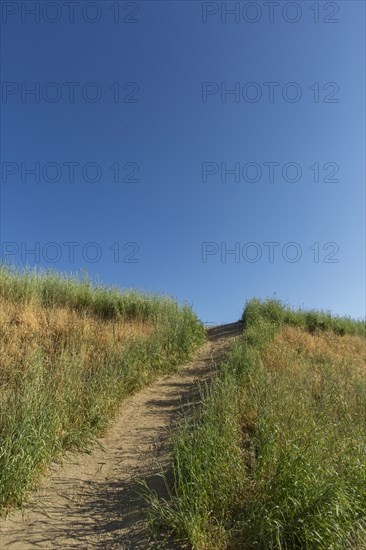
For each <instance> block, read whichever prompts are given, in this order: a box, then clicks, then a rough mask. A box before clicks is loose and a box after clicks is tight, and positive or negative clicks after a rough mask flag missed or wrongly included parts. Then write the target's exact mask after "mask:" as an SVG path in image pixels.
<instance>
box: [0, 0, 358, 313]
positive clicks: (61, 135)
mask: <svg viewBox="0 0 366 550" xmlns="http://www.w3.org/2000/svg"><path fill="white" fill-rule="evenodd" d="M36 4H37V2H31V1H28V2H20V1H19V2H2V8H3V13H2V81H3V89H2V104H1V107H2V147H1V153H2V180H1V198H2V201H1V202H2V216H1V241H2V244H3V250H2V256H3V258H4V256H5V255H6V253H8V258H10V259H11V261H13V262H14V263H15V264H16V265H24V264H25V263H27V264H29V265H35V264H37V265H39V266H47V265H49V266H51V267H54V268H56V269H58V270H62V271H78V270H80V269H87V270H88V271H89V273H90V274H91V275H93V276H98V277H99V278H100V280H102V281H103V282H105V283H107V284H113V285H119V286H120V287H122V288H125V287H136V288H139V289H144V290H147V291H154V292H155V291H158V292H163V293H166V294H169V295H172V296H174V297H176V298H178V299H179V300H186V301H188V302H189V303H191V304H192V305H193V307H194V309H195V310H196V311H197V313H198V315H199V316H200V318H201V319H203V320H204V321H205V322H216V323H221V322H230V321H234V320H236V319H238V318H239V316H240V315H241V312H242V310H243V306H244V303H245V301H246V300H247V299H249V298H251V297H252V296H257V297H267V296H273V294H274V293H275V294H276V296H277V297H279V298H281V299H283V300H285V301H286V302H288V303H290V304H291V305H293V306H305V307H309V308H314V307H315V308H324V309H330V310H332V311H333V312H335V313H338V314H350V315H352V316H355V317H360V316H364V314H365V290H364V279H365V190H364V177H365V106H364V99H363V98H364V93H365V4H364V2H363V1H349V0H347V1H338V2H313V1H311V2H308V1H303V0H302V1H301V2H290V3H287V2H275V4H276V5H274V6H269V5H268V3H266V2H261V1H258V2H237V3H236V4H237V6H238V8H235V2H226V4H225V3H224V2H206V3H205V2H203V3H202V2H199V1H187V0H185V1H155V0H149V1H141V2H119V9H120V12H119V14H118V13H117V11H116V10H117V7H116V6H117V4H118V2H112V1H109V0H103V1H99V2H86V1H84V0H80V3H74V6H72V5H71V4H72V2H71V3H69V4H68V5H66V4H67V3H66V4H65V3H64V2H61V1H59V2H57V1H53V2H38V7H37V6H36ZM45 6H46V7H45ZM225 6H226V10H230V9H232V8H235V9H236V10H237V11H236V12H235V13H226V12H225ZM111 7H112V8H113V9H111ZM32 9H33V10H34V9H35V10H36V12H35V13H34V14H32V13H31V10H32ZM37 9H39V13H37ZM238 9H239V11H238ZM72 10H73V15H72ZM272 10H273V11H272ZM72 17H73V20H72ZM36 19H37V20H36ZM114 19H116V21H115V20H114ZM93 20H94V22H92V21H93ZM52 21H53V22H52ZM65 83H69V84H65ZM70 83H74V84H70ZM90 83H92V84H90ZM116 83H118V84H116ZM270 83H272V84H270ZM289 83H290V84H289ZM291 83H292V84H291ZM31 88H33V89H34V90H35V93H34V94H31V93H27V90H28V91H29V90H30V89H31ZM225 90H226V91H230V90H234V91H235V93H231V94H230V93H227V94H225ZM72 92H73V94H74V96H72ZM118 92H119V97H117V96H118ZM94 99H95V101H94ZM36 163H38V165H37V164H36ZM49 163H51V164H49ZM70 163H78V164H74V165H73V166H72V165H70ZM88 163H92V164H88ZM130 163H131V164H130ZM268 163H276V164H268ZM289 163H290V164H289ZM111 166H113V169H111V168H110V167H111ZM117 166H119V172H120V173H119V179H120V181H119V182H114V178H117V176H118V174H117ZM32 167H33V168H36V176H35V175H34V174H33V175H32V174H31V173H29V172H27V170H28V169H30V168H32ZM225 168H226V169H227V170H232V169H235V170H236V173H234V174H233V173H231V174H230V173H227V174H225ZM72 170H74V178H72V174H71V172H72ZM37 172H38V173H37ZM36 178H38V179H39V181H35V179H36ZM93 179H96V180H99V181H91V180H93ZM123 179H125V180H126V179H127V181H122V180H123ZM52 180H55V181H52ZM332 180H333V181H332ZM334 180H335V181H334ZM70 242H73V243H79V244H75V245H70V244H69V245H65V244H64V243H70ZM270 242H272V243H278V244H276V245H272V252H273V256H272V258H271V257H270V251H271V246H270V245H268V244H264V243H270ZM36 243H38V244H36ZM52 243H56V244H52ZM90 243H96V245H91V244H90ZM114 243H119V247H120V251H119V252H120V254H119V257H116V256H117V252H116V245H114ZM127 243H136V244H135V245H130V244H127ZM207 243H210V244H207ZM236 243H237V244H236ZM250 243H254V244H250ZM289 243H296V245H293V244H289ZM315 243H318V244H315ZM329 243H335V244H329ZM124 246H125V247H126V249H125V250H124V249H123V247H124ZM37 247H39V251H40V254H39V257H36V255H34V254H33V255H32V254H27V253H26V250H28V249H37ZM72 247H74V249H73V250H74V254H72ZM110 247H114V251H113V250H111V249H110ZM229 250H235V253H234V254H227V252H228V251H229ZM96 255H97V257H96V261H95V262H92V261H91V260H92V259H93V258H94V257H95V256H96ZM300 256H301V257H300ZM255 259H257V261H254V260H255ZM291 259H293V260H296V259H297V260H298V261H290V260H291ZM50 260H55V261H50ZM131 260H137V261H136V262H131ZM271 260H272V261H271ZM334 260H336V261H334Z"/></svg>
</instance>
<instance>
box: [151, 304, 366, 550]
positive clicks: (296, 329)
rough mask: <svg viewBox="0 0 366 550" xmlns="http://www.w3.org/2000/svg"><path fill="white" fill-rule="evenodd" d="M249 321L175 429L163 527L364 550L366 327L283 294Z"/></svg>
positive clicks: (232, 538) (274, 545)
mask: <svg viewBox="0 0 366 550" xmlns="http://www.w3.org/2000/svg"><path fill="white" fill-rule="evenodd" d="M243 321H244V327H245V330H244V334H243V336H242V337H241V338H240V339H239V340H238V341H237V343H236V344H235V345H234V347H233V349H232V351H231V353H230V356H229V358H228V360H227V361H226V362H225V363H224V364H223V365H222V368H221V373H220V375H219V376H218V378H217V379H216V380H215V381H214V383H213V384H212V386H211V387H210V388H206V389H204V390H202V406H201V407H200V408H199V410H197V411H196V415H195V418H194V419H193V421H192V419H190V418H188V417H187V418H186V420H185V422H183V424H182V426H181V428H180V430H179V431H178V433H176V434H175V435H174V436H173V464H172V470H173V479H174V482H173V485H172V486H171V489H170V490H171V498H170V500H169V501H164V500H161V499H158V498H157V497H156V496H154V495H153V494H150V495H148V497H147V498H148V499H149V500H150V504H151V506H150V516H151V522H152V524H153V526H154V527H155V528H156V529H161V528H163V529H164V530H165V531H167V532H168V533H169V535H170V536H172V537H173V538H174V539H175V540H176V541H178V540H179V541H181V542H183V543H186V544H188V545H189V547H193V548H194V549H197V550H198V549H200V550H202V549H207V550H208V549H213V548H215V549H216V550H219V549H226V548H230V549H254V548H259V549H263V550H268V549H294V548H296V549H297V548H298V549H321V550H328V549H330V548H332V549H333V550H335V549H339V550H345V549H349V550H351V549H352V550H355V549H365V548H366V365H365V359H366V343H365V337H364V336H365V324H364V323H362V322H357V321H352V320H351V319H349V318H336V317H332V316H331V315H329V314H327V313H323V312H319V313H317V312H314V311H312V312H306V311H292V310H290V309H288V308H286V307H284V306H283V305H282V304H281V303H280V302H277V301H274V300H267V301H265V302H260V301H258V300H252V301H251V302H249V303H248V304H247V305H246V308H245V311H244V314H243Z"/></svg>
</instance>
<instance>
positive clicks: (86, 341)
mask: <svg viewBox="0 0 366 550" xmlns="http://www.w3.org/2000/svg"><path fill="white" fill-rule="evenodd" d="M155 328H156V327H154V326H153V325H152V324H151V323H146V322H138V321H120V322H118V321H116V320H103V319H100V318H98V317H96V316H93V315H92V314H85V313H84V314H83V315H81V314H80V313H77V312H75V311H73V310H71V309H66V308H62V307H56V308H54V309H50V308H45V307H42V306H40V305H39V304H32V303H28V304H16V303H14V302H11V301H8V300H4V302H3V303H2V308H1V317H0V336H1V344H0V362H1V365H2V368H1V371H0V373H1V378H0V382H1V379H4V375H5V377H6V371H7V374H8V375H9V374H10V373H11V372H12V373H14V370H16V371H17V372H18V373H19V371H20V370H21V371H22V370H23V369H26V368H27V366H28V365H29V364H31V362H32V358H33V357H34V356H35V355H36V354H37V353H39V350H40V348H41V349H42V352H43V356H44V362H46V363H48V364H50V365H51V364H52V363H53V362H54V360H55V358H56V357H59V356H60V355H61V354H62V352H63V350H65V348H68V349H70V348H75V351H77V353H78V354H80V355H81V356H82V357H83V358H84V361H85V363H88V362H89V361H90V360H91V359H92V358H93V356H95V355H96V354H97V355H98V356H100V355H101V354H103V353H107V351H108V350H110V349H111V348H121V347H123V345H124V344H126V343H130V342H132V341H133V342H135V341H139V340H143V339H146V338H148V337H149V336H151V335H152V334H153V332H154V331H155Z"/></svg>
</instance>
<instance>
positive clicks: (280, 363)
mask: <svg viewBox="0 0 366 550" xmlns="http://www.w3.org/2000/svg"><path fill="white" fill-rule="evenodd" d="M289 353H291V354H292V355H293V356H294V357H295V356H296V355H299V356H302V357H304V358H306V359H310V360H311V361H312V363H314V364H316V363H318V364H324V363H331V364H332V365H333V366H334V367H335V368H337V367H339V368H341V367H343V366H346V365H348V366H351V367H352V370H353V371H354V373H355V374H359V375H363V376H364V375H365V374H366V340H365V339H364V338H362V337H361V336H354V335H345V336H338V335H336V334H334V332H318V333H313V334H310V333H309V332H307V331H305V330H303V329H300V328H298V327H291V326H286V327H285V328H283V330H282V331H281V332H280V333H279V334H278V335H277V336H276V337H275V339H274V341H273V342H272V343H271V344H270V345H269V346H268V349H267V351H266V353H265V354H264V358H265V362H266V365H268V366H269V367H272V368H275V369H276V370H279V369H281V368H282V367H284V365H288V354H289ZM301 364H302V363H301V360H296V361H294V362H293V367H294V368H299V367H300V366H301Z"/></svg>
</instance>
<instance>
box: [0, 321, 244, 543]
mask: <svg viewBox="0 0 366 550" xmlns="http://www.w3.org/2000/svg"><path fill="white" fill-rule="evenodd" d="M240 330H241V326H240V324H239V323H232V324H230V325H222V326H220V327H215V328H211V329H209V331H208V333H209V341H208V342H207V343H206V344H204V345H203V346H202V348H201V349H200V350H199V352H198V353H197V356H196V358H195V360H194V361H193V362H192V363H190V364H189V365H185V366H183V367H181V368H180V370H179V372H178V373H177V374H174V375H172V376H171V375H170V376H166V377H164V378H161V379H159V380H158V381H157V382H155V383H154V384H153V385H152V386H150V387H148V388H146V389H144V390H142V391H141V392H139V393H137V394H135V395H134V396H132V397H130V398H128V399H127V400H126V401H124V403H123V404H122V406H121V410H120V413H119V415H118V416H117V417H116V419H115V421H114V423H113V425H112V426H111V428H110V430H109V431H108V432H107V434H106V436H105V437H104V438H102V439H100V440H99V442H100V444H101V446H100V447H99V446H98V447H96V448H95V449H93V451H92V452H91V453H90V454H85V453H78V454H76V455H71V456H69V457H67V458H66V459H65V461H64V463H63V465H62V467H61V466H60V465H57V464H55V465H53V466H52V467H51V469H50V472H49V475H47V476H46V478H45V479H44V481H43V482H42V483H41V486H40V487H39V488H38V490H37V491H35V492H34V493H33V494H32V497H31V500H30V502H29V503H28V504H27V505H26V506H25V508H24V511H23V514H22V513H21V512H20V511H16V512H14V513H12V514H11V515H10V516H9V517H8V518H7V519H5V520H3V521H0V548H1V549H3V548H12V549H16V550H23V549H29V548H32V549H35V548H78V549H81V548H83V549H89V548H91V549H103V550H107V549H114V548H115V549H117V548H118V549H128V550H135V549H144V550H145V549H147V548H153V547H154V546H153V545H151V544H149V539H148V533H147V529H146V525H145V523H144V516H145V514H144V508H145V504H144V502H143V500H142V498H141V497H140V496H139V495H138V494H137V492H136V491H138V490H140V489H139V486H138V484H137V482H136V479H138V478H145V479H147V480H148V483H149V485H150V486H152V487H154V488H155V489H156V490H158V491H160V489H162V482H161V478H160V477H159V476H158V475H157V474H159V472H160V471H161V467H162V466H164V465H165V464H167V462H168V457H169V438H168V437H167V436H168V430H167V428H169V427H170V426H171V424H172V422H174V420H176V419H177V418H179V414H180V412H181V411H182V410H183V408H187V407H190V406H191V405H192V403H194V401H195V399H197V397H198V394H197V387H198V386H197V382H198V381H200V382H201V381H204V380H208V379H209V378H210V377H212V376H213V375H214V373H215V369H216V367H217V365H218V363H219V361H220V360H221V359H222V358H223V356H224V355H225V354H226V353H227V351H228V350H229V348H230V345H231V344H232V341H233V338H235V336H237V335H238V334H239V333H240ZM188 403H190V404H188Z"/></svg>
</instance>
